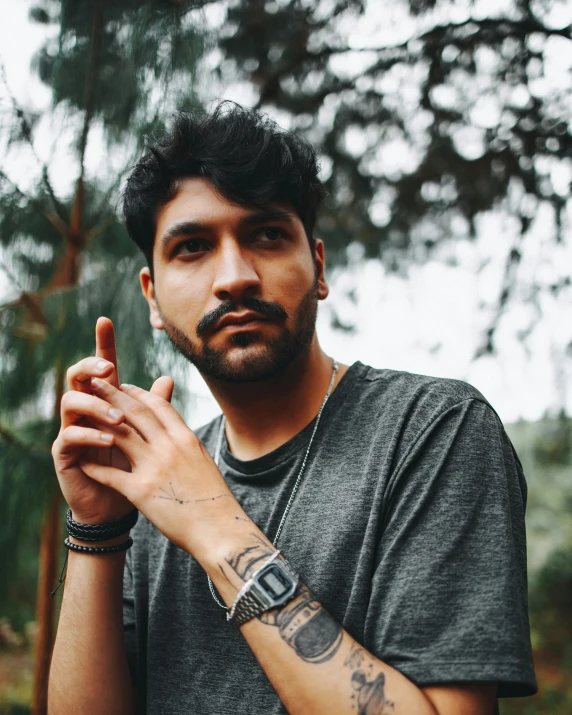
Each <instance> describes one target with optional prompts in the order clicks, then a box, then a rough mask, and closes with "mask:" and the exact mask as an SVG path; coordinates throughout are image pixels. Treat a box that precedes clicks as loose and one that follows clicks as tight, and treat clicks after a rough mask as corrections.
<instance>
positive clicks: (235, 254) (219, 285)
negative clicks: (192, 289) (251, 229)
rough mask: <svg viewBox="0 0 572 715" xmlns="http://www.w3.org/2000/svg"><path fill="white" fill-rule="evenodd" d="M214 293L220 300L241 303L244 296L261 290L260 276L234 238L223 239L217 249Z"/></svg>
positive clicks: (252, 294)
mask: <svg viewBox="0 0 572 715" xmlns="http://www.w3.org/2000/svg"><path fill="white" fill-rule="evenodd" d="M217 253H218V255H217V258H216V268H215V275H214V281H213V293H214V294H215V296H216V297H217V298H218V299H219V300H220V301H228V300H231V301H232V302H234V303H240V300H241V298H242V297H243V296H245V295H248V296H254V295H256V293H258V292H259V290H260V277H259V275H258V273H257V272H256V270H255V268H254V266H253V265H252V263H250V262H249V261H248V260H247V256H245V255H244V253H243V249H242V247H241V246H240V245H239V244H238V243H237V242H236V241H234V240H230V239H229V240H226V241H223V242H222V243H221V245H220V248H219V250H218V251H217Z"/></svg>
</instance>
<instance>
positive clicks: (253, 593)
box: [226, 550, 299, 626]
mask: <svg viewBox="0 0 572 715" xmlns="http://www.w3.org/2000/svg"><path fill="white" fill-rule="evenodd" d="M279 554H280V551H279V550H278V551H275V552H274V553H273V554H272V556H271V557H270V558H269V559H267V560H266V561H265V562H264V563H263V564H262V566H261V567H260V568H259V569H258V570H257V571H255V572H254V573H253V574H252V576H251V577H250V578H249V579H248V581H247V582H246V583H245V584H244V586H243V587H242V588H241V589H240V591H239V592H238V594H237V595H236V598H235V599H234V603H233V604H232V606H231V607H230V610H229V611H228V613H227V614H226V618H227V621H230V620H231V619H232V620H235V621H236V622H237V623H238V625H239V626H241V625H242V624H243V623H246V621H249V620H250V619H251V618H254V617H255V616H258V615H260V614H261V613H264V611H268V610H269V609H271V608H275V607H276V606H281V605H282V604H284V603H287V602H288V601H290V600H291V599H292V598H293V597H294V593H295V591H296V588H297V586H298V581H299V578H298V574H296V573H295V572H294V571H293V570H292V569H291V568H290V567H289V566H288V564H287V563H286V561H284V560H280V561H276V557H277V556H278V555H279Z"/></svg>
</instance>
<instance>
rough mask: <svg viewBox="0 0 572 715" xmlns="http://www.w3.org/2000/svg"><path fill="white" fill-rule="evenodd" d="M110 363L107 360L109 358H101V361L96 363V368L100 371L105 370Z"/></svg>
mask: <svg viewBox="0 0 572 715" xmlns="http://www.w3.org/2000/svg"><path fill="white" fill-rule="evenodd" d="M110 365H111V363H110V362H107V360H100V361H99V362H97V363H96V365H95V369H96V370H97V371H98V372H103V371H104V370H106V369H107V368H108V367H109V366H110Z"/></svg>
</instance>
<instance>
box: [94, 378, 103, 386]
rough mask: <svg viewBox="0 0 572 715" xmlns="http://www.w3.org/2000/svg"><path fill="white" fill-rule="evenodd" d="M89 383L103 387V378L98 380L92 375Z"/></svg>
mask: <svg viewBox="0 0 572 715" xmlns="http://www.w3.org/2000/svg"><path fill="white" fill-rule="evenodd" d="M91 384H92V386H93V387H103V385H104V382H103V380H98V379H97V377H92V378H91Z"/></svg>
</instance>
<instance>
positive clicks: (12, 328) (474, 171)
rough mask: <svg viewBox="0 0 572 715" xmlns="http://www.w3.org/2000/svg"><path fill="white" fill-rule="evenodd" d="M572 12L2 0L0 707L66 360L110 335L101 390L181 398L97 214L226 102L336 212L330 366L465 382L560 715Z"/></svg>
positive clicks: (44, 570) (127, 263) (184, 408)
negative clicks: (148, 150)
mask: <svg viewBox="0 0 572 715" xmlns="http://www.w3.org/2000/svg"><path fill="white" fill-rule="evenodd" d="M571 30H572V5H571V3H570V2H569V0H564V1H562V2H559V1H556V0H555V1H552V0H495V1H494V2H493V0H482V1H481V0H475V1H474V2H472V1H470V0H455V1H454V2H450V1H443V2H442V1H440V0H385V1H384V2H381V1H380V0H224V1H220V0H219V1H210V0H195V1H194V2H189V1H187V0H154V1H153V2H145V1H138V0H113V2H111V0H18V2H14V1H12V2H10V1H9V0H3V1H2V2H0V571H1V582H0V583H1V586H0V713H13V714H15V713H30V712H33V713H34V714H35V715H44V714H45V685H46V678H47V669H48V663H49V654H50V650H51V646H52V643H53V637H54V631H55V623H56V622H57V613H58V610H59V604H60V598H61V589H60V592H58V594H57V595H56V597H54V598H50V596H49V593H50V591H52V589H53V588H54V587H55V585H56V584H57V579H58V574H59V572H60V568H61V566H62V563H63V558H64V548H63V543H62V542H63V538H64V535H65V534H63V530H62V524H63V515H64V510H65V505H64V504H63V503H62V499H61V496H60V494H59V490H58V488H57V481H56V478H55V474H54V471H53V464H52V460H51V454H50V448H51V444H52V442H53V440H54V438H55V435H56V434H57V432H58V429H59V403H60V399H61V396H62V394H63V392H64V391H65V390H66V388H67V386H66V382H65V372H66V369H67V367H69V366H70V365H71V364H73V363H74V362H76V361H77V360H79V359H81V358H82V357H84V356H86V355H90V354H93V353H94V348H95V346H94V325H95V321H96V319H97V317H98V316H100V315H106V316H109V317H110V318H112V319H113V321H114V323H115V326H116V332H117V338H118V354H119V368H120V373H121V379H122V381H128V382H132V383H135V384H138V385H141V386H143V387H145V388H146V389H148V388H149V387H150V385H151V384H152V382H153V380H154V379H155V378H156V377H157V376H159V375H160V374H164V373H168V374H171V375H173V377H174V378H175V380H176V392H175V404H176V406H177V409H179V410H180V411H181V412H182V413H183V414H184V416H185V418H186V419H187V422H188V424H189V425H190V426H191V427H197V426H199V425H200V424H203V423H204V422H207V421H208V420H210V419H211V418H212V417H213V416H214V415H215V414H217V412H218V408H217V405H216V403H214V401H213V399H212V397H211V396H210V394H209V392H208V390H207V388H206V386H205V384H204V382H203V381H202V380H201V378H200V376H199V375H198V374H197V372H196V371H195V370H194V369H193V368H190V367H189V366H188V365H186V364H184V363H182V361H181V359H179V358H178V357H177V356H175V355H174V354H173V352H172V350H171V348H170V346H169V344H168V343H167V341H166V340H165V338H164V336H163V335H162V334H158V333H154V332H153V330H152V329H151V327H150V326H149V323H148V317H147V309H146V304H145V303H144V300H143V298H142V297H141V296H140V293H139V284H138V279H137V274H138V271H139V269H140V268H141V266H142V265H144V263H143V258H142V256H140V255H139V254H138V253H137V250H136V248H135V246H134V244H132V243H131V241H130V240H129V239H128V237H127V234H126V232H125V230H124V228H123V226H122V225H121V221H120V216H119V206H120V201H119V197H120V190H121V187H122V182H123V180H124V178H125V176H126V174H127V172H128V171H129V168H130V167H131V166H132V165H133V162H134V161H135V159H136V157H137V156H138V154H139V153H140V151H141V149H142V146H143V144H144V141H145V138H146V137H150V136H156V135H158V134H160V133H161V131H162V129H163V128H164V125H165V123H168V120H169V116H170V113H171V112H172V111H174V110H176V109H185V110H190V109H193V110H197V111H207V110H208V108H209V107H212V106H213V104H214V103H215V102H216V101H217V100H219V99H232V100H235V101H237V102H240V103H241V104H244V105H247V106H249V107H256V108H259V109H261V110H263V111H265V112H267V113H268V114H269V115H271V116H272V117H273V118H275V119H276V120H277V121H278V122H279V123H280V124H281V125H282V126H283V127H285V128H291V129H296V130H298V131H300V132H301V133H303V134H304V135H305V136H306V137H307V138H308V139H309V140H310V141H311V142H312V143H313V144H314V145H315V146H316V147H317V149H318V152H319V155H320V161H321V173H322V178H323V179H324V181H325V182H326V184H327V187H328V190H329V192H330V198H329V201H328V204H327V206H326V207H325V209H324V211H323V212H322V216H321V219H320V221H319V226H318V230H317V235H318V236H320V237H322V238H323V239H324V241H325V243H326V251H327V257H328V262H329V281H330V285H331V289H332V290H331V296H330V298H328V300H327V301H326V302H325V303H324V304H322V305H321V307H320V312H319V317H318V331H319V335H320V338H321V342H322V345H323V347H324V348H325V350H326V351H327V352H328V353H329V354H331V355H334V356H335V357H336V358H337V359H338V360H340V361H342V362H345V363H350V364H351V363H352V362H354V361H355V360H358V359H359V360H361V361H362V362H365V363H369V364H370V365H373V366H375V367H387V368H393V369H398V370H408V371H410V372H417V373H423V374H429V375H438V376H446V377H454V378H458V379H462V380H466V381H468V382H470V383H471V384H473V385H475V386H476V387H477V388H478V389H479V390H481V392H482V393H483V394H484V395H485V397H486V398H487V399H488V400H489V401H490V402H491V403H492V405H493V406H494V407H495V409H496V410H497V412H498V413H499V415H500V417H501V419H502V420H503V422H504V424H505V427H506V429H507V432H508V433H509V435H510V437H511V439H512V441H513V443H514V444H515V447H516V449H517V452H518V454H519V456H520V459H521V461H522V463H523V467H524V471H525V474H526V477H527V481H528V487H529V494H528V508H527V530H528V534H527V535H528V554H529V591H530V618H531V627H532V641H533V647H534V657H535V664H536V671H537V676H538V682H539V687H540V692H539V693H538V695H536V696H534V697H532V698H527V699H522V700H521V699H517V700H513V701H510V700H503V701H501V712H502V713H503V715H512V714H515V715H516V714H520V715H525V714H526V715H535V714H540V713H542V714H545V713H546V714H550V715H563V714H564V713H566V714H570V713H572V468H571V467H572V418H571V415H572V383H571V380H572V371H571V358H572V301H571V298H572V287H571V280H572V279H571V272H572V241H571V238H572V203H571V201H570V190H571V182H572V158H571V157H572V40H571Z"/></svg>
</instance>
